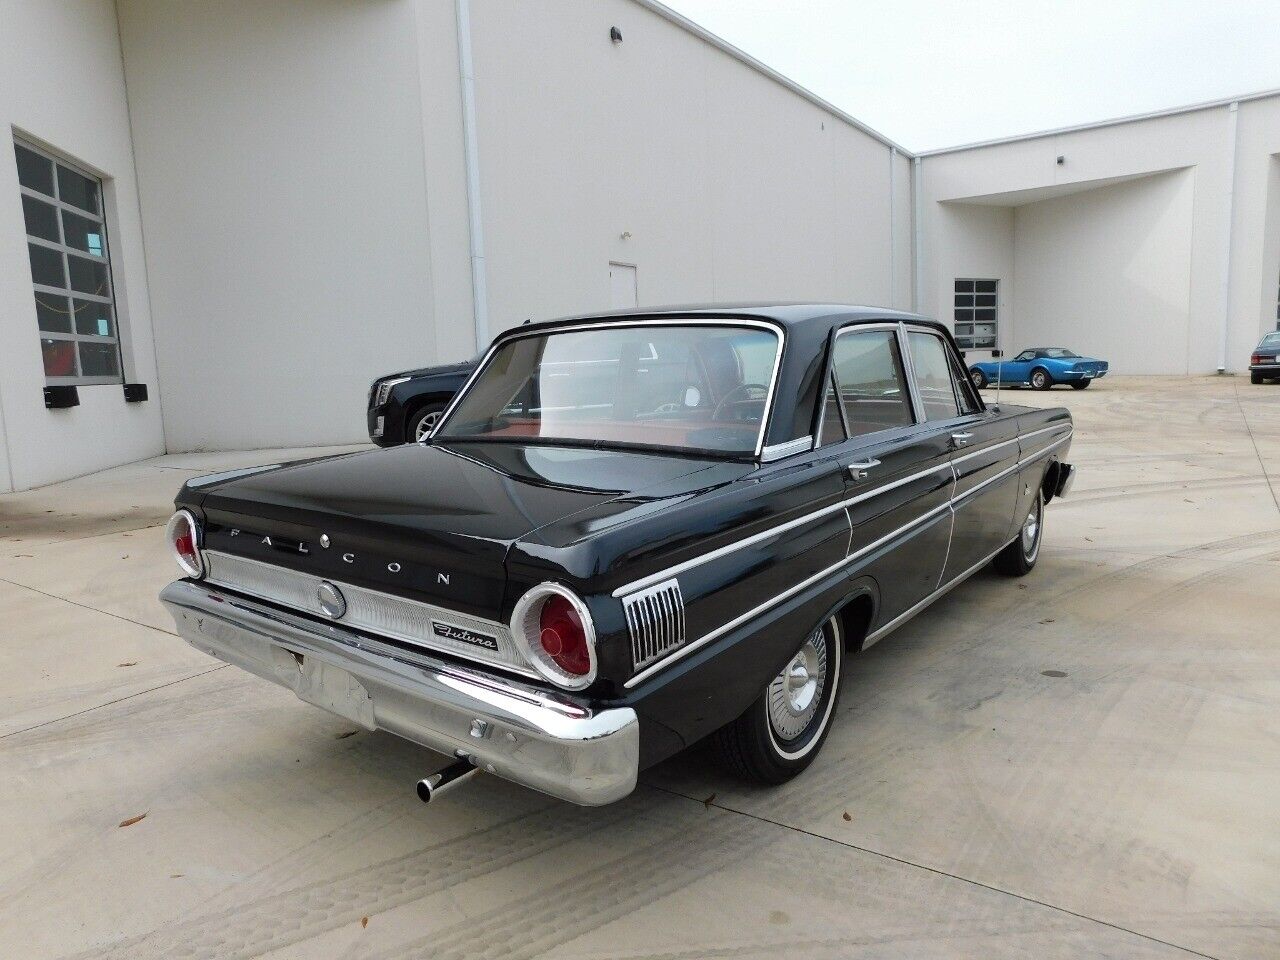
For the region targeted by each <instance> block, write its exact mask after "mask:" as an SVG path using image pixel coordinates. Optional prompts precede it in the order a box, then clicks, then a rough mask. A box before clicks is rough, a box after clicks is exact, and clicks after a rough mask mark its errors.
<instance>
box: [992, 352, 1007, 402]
mask: <svg viewBox="0 0 1280 960" xmlns="http://www.w3.org/2000/svg"><path fill="white" fill-rule="evenodd" d="M991 356H992V357H993V358H994V359H995V361H996V402H995V406H994V407H993V409H995V410H999V409H1000V381H1001V379H1002V378H1001V376H1000V373H1001V371H1002V370H1003V369H1004V359H1003V358H1004V351H1003V350H992V351H991Z"/></svg>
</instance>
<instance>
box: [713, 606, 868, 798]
mask: <svg viewBox="0 0 1280 960" xmlns="http://www.w3.org/2000/svg"><path fill="white" fill-rule="evenodd" d="M843 662H844V636H843V635H842V633H841V630H840V623H839V621H838V619H837V618H836V617H832V618H831V619H830V620H828V621H827V622H826V623H824V624H823V625H822V626H821V627H819V628H818V629H817V630H814V631H813V633H811V634H809V636H808V637H806V638H805V640H804V642H803V643H801V644H800V649H799V650H797V651H796V653H795V656H793V657H792V658H791V659H790V660H789V661H788V662H787V665H786V666H785V667H783V669H782V672H781V673H779V674H778V675H777V676H776V677H774V678H773V680H771V681H770V682H769V685H768V686H767V687H765V689H764V691H763V692H762V693H761V694H760V696H759V698H757V699H756V701H755V702H754V703H753V704H751V706H750V707H748V708H747V710H746V712H745V713H743V714H742V716H740V717H739V718H738V719H737V720H734V721H733V722H732V723H730V724H728V725H727V726H725V727H723V728H722V729H720V730H718V731H716V732H715V733H714V734H712V746H713V748H714V749H715V751H716V753H717V754H718V755H719V757H720V759H721V761H722V762H723V763H724V764H725V765H726V766H728V767H729V769H730V770H732V771H733V772H734V773H735V774H737V775H738V776H740V777H742V778H743V779H744V780H751V781H755V782H756V783H771V784H777V783H785V782H786V781H788V780H790V779H791V778H792V777H794V776H796V775H797V774H799V773H800V772H801V771H802V770H804V769H805V767H807V766H809V764H810V763H812V762H813V758H814V757H815V756H817V754H818V751H819V750H820V749H821V748H822V744H823V741H824V740H826V738H827V732H828V731H829V730H830V729H831V718H832V717H833V716H834V715H835V708H836V699H837V697H838V696H839V694H840V670H841V667H842V665H843Z"/></svg>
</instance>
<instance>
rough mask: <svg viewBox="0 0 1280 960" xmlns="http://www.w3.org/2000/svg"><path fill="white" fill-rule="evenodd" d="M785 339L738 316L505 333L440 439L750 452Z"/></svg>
mask: <svg viewBox="0 0 1280 960" xmlns="http://www.w3.org/2000/svg"><path fill="white" fill-rule="evenodd" d="M779 345H780V344H779V336H778V334H777V333H776V332H775V331H773V330H772V329H765V328H762V327H754V326H746V325H742V326H739V325H736V324H728V323H721V324H699V323H695V322H692V321H691V322H690V323H688V324H681V323H677V324H625V325H619V326H610V327H606V326H602V327H592V328H587V329H579V330H568V331H563V332H555V331H551V332H548V333H542V334H531V335H528V336H523V337H519V338H516V339H513V340H508V341H507V342H506V343H504V344H502V345H501V346H500V347H498V349H497V350H496V351H495V352H494V354H493V356H492V357H491V358H490V360H489V362H488V363H487V364H485V366H484V368H483V369H482V370H481V371H480V374H479V376H478V377H477V379H476V380H475V382H474V383H473V384H472V385H471V387H470V388H469V389H468V391H467V393H466V394H465V395H464V396H463V397H462V399H461V400H460V401H459V402H458V405H457V407H456V408H455V409H454V411H453V412H452V414H451V415H450V416H449V419H448V421H446V422H445V423H444V424H443V425H442V426H441V428H440V429H439V430H438V431H437V432H436V434H435V436H436V438H437V439H440V440H446V441H447V440H468V441H482V442H517V443H542V444H567V445H592V446H619V447H658V448H669V449H673V450H681V451H691V452H699V451H701V452H716V453H731V454H751V453H754V452H755V451H756V449H757V446H758V444H759V442H760V438H761V436H762V434H763V430H764V419H765V416H766V413H767V411H768V410H769V409H770V406H771V405H770V399H771V397H772V392H773V386H774V384H773V381H774V378H775V375H776V370H777V362H778V351H779Z"/></svg>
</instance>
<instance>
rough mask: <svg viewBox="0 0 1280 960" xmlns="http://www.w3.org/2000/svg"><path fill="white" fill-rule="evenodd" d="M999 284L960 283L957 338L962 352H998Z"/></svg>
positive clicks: (985, 282) (965, 280)
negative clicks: (995, 350)
mask: <svg viewBox="0 0 1280 960" xmlns="http://www.w3.org/2000/svg"><path fill="white" fill-rule="evenodd" d="M999 288H1000V281H999V280H974V279H957V280H956V302H955V335H956V343H957V344H958V345H959V347H960V349H961V350H994V349H995V348H996V334H997V332H998V329H999V326H998V324H999V321H998V319H997V316H996V309H997V307H996V297H997V295H998V293H999Z"/></svg>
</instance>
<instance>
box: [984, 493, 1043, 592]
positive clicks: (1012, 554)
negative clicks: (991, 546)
mask: <svg viewBox="0 0 1280 960" xmlns="http://www.w3.org/2000/svg"><path fill="white" fill-rule="evenodd" d="M1043 537H1044V491H1043V490H1040V491H1037V492H1036V499H1035V502H1034V503H1032V504H1031V510H1030V511H1029V512H1028V513H1027V515H1026V517H1025V518H1024V519H1023V521H1022V529H1021V530H1019V531H1018V539H1016V540H1014V541H1013V543H1011V544H1009V545H1008V546H1007V547H1005V548H1004V549H1003V550H1001V551H1000V552H999V553H997V554H996V558H995V560H993V561H992V564H993V565H994V566H995V568H996V572H997V573H1003V574H1004V575H1005V576H1006V577H1025V576H1026V575H1027V574H1028V573H1030V572H1031V570H1032V568H1034V567H1035V565H1036V560H1037V559H1039V557H1040V540H1041V539H1042V538H1043Z"/></svg>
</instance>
